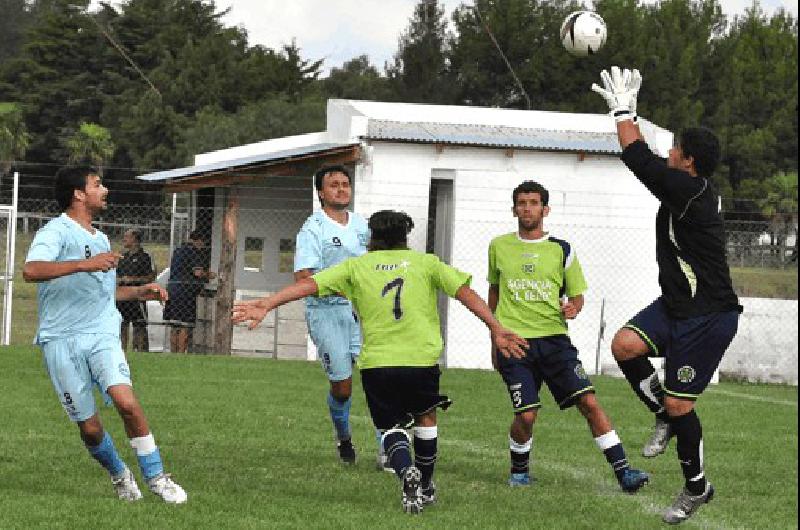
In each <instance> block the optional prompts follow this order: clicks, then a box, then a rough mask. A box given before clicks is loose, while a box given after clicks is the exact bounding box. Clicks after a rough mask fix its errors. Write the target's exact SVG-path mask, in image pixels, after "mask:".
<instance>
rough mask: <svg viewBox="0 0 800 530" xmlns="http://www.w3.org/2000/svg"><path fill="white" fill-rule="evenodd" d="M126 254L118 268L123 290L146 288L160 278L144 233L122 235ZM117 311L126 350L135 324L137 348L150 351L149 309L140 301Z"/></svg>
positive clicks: (126, 302)
mask: <svg viewBox="0 0 800 530" xmlns="http://www.w3.org/2000/svg"><path fill="white" fill-rule="evenodd" d="M122 246H123V247H125V254H123V255H122V258H120V260H119V264H118V265H117V285H118V286H120V287H126V286H138V285H145V284H147V283H150V282H152V281H153V280H155V278H156V273H155V268H154V267H153V259H152V258H151V257H150V254H148V253H147V252H145V251H144V249H142V234H141V232H139V231H138V230H134V229H130V230H127V231H126V232H125V234H123V236H122ZM117 310H118V311H119V313H120V315H122V329H121V330H120V338H121V339H122V349H123V350H127V349H128V329H129V328H130V327H131V325H133V344H132V346H133V349H134V350H135V351H149V350H150V345H149V344H148V340H147V306H146V305H145V303H144V302H142V301H140V300H120V301H118V302H117Z"/></svg>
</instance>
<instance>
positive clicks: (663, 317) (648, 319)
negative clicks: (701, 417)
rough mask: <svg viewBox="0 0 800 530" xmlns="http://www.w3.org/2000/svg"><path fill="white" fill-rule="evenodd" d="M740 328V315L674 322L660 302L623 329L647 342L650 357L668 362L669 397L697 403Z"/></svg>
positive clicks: (666, 365) (649, 307)
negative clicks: (632, 332)
mask: <svg viewBox="0 0 800 530" xmlns="http://www.w3.org/2000/svg"><path fill="white" fill-rule="evenodd" d="M738 326H739V311H735V310H734V311H725V312H721V313H711V314H708V315H703V316H699V317H694V318H687V319H675V318H672V317H671V316H669V314H668V313H667V307H666V305H665V304H664V302H663V301H662V300H661V298H657V299H656V300H655V301H654V302H653V303H652V304H650V305H649V306H647V307H645V308H644V309H642V310H641V311H640V312H639V314H638V315H636V316H635V317H633V318H632V319H631V320H630V321H629V322H628V323H627V324H625V326H624V327H625V328H628V329H630V330H633V331H635V332H636V333H637V334H638V335H639V336H640V337H641V338H642V340H644V342H645V344H647V346H648V348H649V349H650V353H649V355H650V356H651V357H664V358H665V359H666V362H665V367H664V374H665V379H666V381H665V382H664V390H665V391H666V393H667V395H670V396H673V397H678V398H683V399H691V400H695V399H697V397H698V396H699V395H700V394H702V393H703V390H705V388H706V387H707V386H708V383H709V382H710V381H711V378H712V377H713V376H714V372H715V371H716V370H717V367H718V366H719V363H720V361H722V356H723V355H724V354H725V350H727V349H728V346H729V345H730V343H731V341H732V340H733V337H734V336H735V335H736V330H737V329H738Z"/></svg>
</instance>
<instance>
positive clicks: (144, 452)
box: [131, 433, 164, 481]
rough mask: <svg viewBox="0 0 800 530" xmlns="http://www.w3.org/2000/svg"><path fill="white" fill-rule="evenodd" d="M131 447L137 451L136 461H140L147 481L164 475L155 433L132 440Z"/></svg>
mask: <svg viewBox="0 0 800 530" xmlns="http://www.w3.org/2000/svg"><path fill="white" fill-rule="evenodd" d="M131 447H133V450H134V451H136V459H137V460H138V461H139V468H140V469H141V470H142V476H144V478H145V480H147V481H149V480H150V479H152V478H155V477H157V476H159V475H161V474H162V473H164V465H163V464H162V463H161V453H160V452H159V451H158V447H157V446H156V441H155V439H154V438H153V433H150V434H148V435H146V436H140V437H138V438H131Z"/></svg>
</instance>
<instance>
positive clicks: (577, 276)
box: [564, 250, 588, 297]
mask: <svg viewBox="0 0 800 530" xmlns="http://www.w3.org/2000/svg"><path fill="white" fill-rule="evenodd" d="M587 287H588V286H587V285H586V278H584V276H583V269H582V268H581V264H580V261H578V256H577V255H575V251H574V250H571V251H570V253H569V256H567V261H566V263H565V264H564V294H566V295H567V296H568V297H573V296H578V295H580V294H583V293H584V292H586V289H587Z"/></svg>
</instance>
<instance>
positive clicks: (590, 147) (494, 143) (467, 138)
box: [364, 120, 622, 154]
mask: <svg viewBox="0 0 800 530" xmlns="http://www.w3.org/2000/svg"><path fill="white" fill-rule="evenodd" d="M364 138H365V139H367V140H381V141H396V142H415V143H436V144H453V145H472V146H485V147H506V148H518V149H533V150H541V151H583V152H588V153H609V154H620V153H621V152H622V151H621V149H620V146H619V141H618V140H617V135H616V133H612V132H608V133H597V132H584V131H552V130H546V129H534V128H531V129H527V128H520V127H504V126H500V125H464V124H452V123H420V122H417V123H405V122H398V121H390V120H370V121H369V126H368V129H367V134H366V136H365V137H364Z"/></svg>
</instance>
